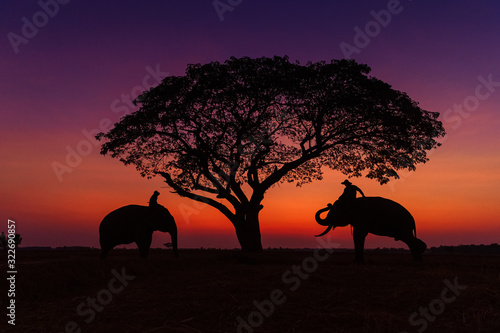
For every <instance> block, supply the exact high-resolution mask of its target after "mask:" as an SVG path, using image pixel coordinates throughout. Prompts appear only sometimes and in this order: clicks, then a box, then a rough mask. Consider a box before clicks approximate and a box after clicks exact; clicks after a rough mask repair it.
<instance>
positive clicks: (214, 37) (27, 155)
mask: <svg viewBox="0 0 500 333" xmlns="http://www.w3.org/2000/svg"><path fill="white" fill-rule="evenodd" d="M61 2H64V1H62V0H61ZM66 2H67V0H66ZM221 2H223V3H226V2H227V1H226V0H221ZM41 3H46V4H47V5H46V6H45V7H46V8H47V11H48V12H49V14H50V15H49V14H44V12H43V11H44V9H43V8H42V7H41V5H40V3H38V2H37V1H22V2H21V1H9V2H7V1H2V2H1V4H0V22H1V23H0V29H1V30H0V36H2V37H1V38H0V40H1V42H0V73H1V76H0V110H1V122H0V126H1V128H0V186H1V192H0V223H1V227H0V230H1V231H6V230H7V219H9V218H10V219H14V220H15V221H16V226H17V231H18V232H19V233H21V234H22V236H23V245H24V246H65V245H66V246H69V245H81V246H95V247H98V226H99V223H100V221H101V220H102V218H103V217H104V216H105V215H106V213H108V212H109V211H111V210H113V209H115V208H118V207H119V206H122V205H126V204H130V203H137V204H147V201H148V200H149V197H150V195H151V194H152V192H153V191H154V190H155V189H158V190H159V191H160V192H161V195H160V198H159V202H160V203H161V204H163V205H165V206H166V207H167V208H169V209H170V211H171V212H172V214H173V215H174V217H175V218H176V220H177V225H178V229H179V242H180V246H181V247H201V246H203V247H223V248H224V247H228V248H233V247H238V243H237V241H236V236H235V233H234V229H233V227H232V225H231V224H230V223H229V222H228V221H227V220H225V219H224V217H223V216H222V214H220V213H219V212H218V211H216V210H215V209H213V208H211V207H206V206H203V205H202V204H199V203H195V202H192V201H190V200H188V199H180V198H179V197H177V196H176V195H174V194H172V193H170V189H168V188H163V187H164V186H166V185H165V184H164V183H163V182H162V180H161V179H160V178H157V179H152V180H147V179H144V178H141V177H140V176H139V174H138V173H137V172H136V171H135V170H134V169H133V168H132V167H125V166H123V165H122V164H121V163H120V162H118V161H116V160H114V159H112V158H110V157H109V156H106V157H104V156H101V155H100V154H99V147H98V143H97V142H96V141H95V140H92V139H88V138H87V137H88V136H90V135H86V134H85V133H87V134H88V133H91V134H92V133H94V132H96V130H98V129H99V127H100V126H103V127H105V126H108V125H107V122H112V123H114V122H117V121H118V120H119V119H120V112H131V111H134V109H132V108H131V107H129V106H128V104H126V100H127V99H128V98H129V97H128V96H131V95H137V94H138V93H139V92H140V91H141V90H142V89H143V88H144V86H145V85H153V84H156V82H155V77H154V76H152V75H151V72H155V71H157V72H160V73H159V74H161V75H166V74H165V73H169V74H172V75H182V74H183V73H184V70H185V68H186V65H187V64H191V63H206V62H210V61H215V60H217V61H224V60H225V59H228V58H229V57H231V56H236V57H241V56H250V57H261V56H269V57H271V56H274V55H280V56H282V55H288V56H289V57H290V59H291V60H299V61H301V62H302V63H305V62H307V61H309V60H311V61H318V60H326V61H329V60H331V59H340V58H344V57H345V56H346V54H345V53H344V52H343V51H342V49H341V47H340V45H346V44H342V43H347V44H350V45H352V46H356V42H357V45H358V47H357V53H352V55H350V56H351V57H352V58H354V59H356V60H357V61H358V62H360V63H366V64H368V65H369V66H370V67H371V68H372V72H371V74H372V75H374V76H376V77H378V78H379V79H382V80H384V81H386V82H388V83H389V84H391V85H392V86H393V87H394V88H395V89H398V90H401V91H405V92H407V93H408V94H409V96H410V97H411V98H413V99H414V100H416V101H418V102H419V103H420V106H421V107H422V108H424V109H426V110H430V111H437V112H440V113H441V118H440V119H441V120H442V121H443V123H444V126H445V128H446V131H447V136H446V138H445V139H444V140H443V145H442V147H440V148H438V149H437V150H435V151H433V152H432V154H431V155H430V161H429V162H428V163H426V164H424V165H420V166H419V167H417V170H416V171H415V172H412V173H407V172H403V173H402V174H401V176H402V177H401V179H400V180H399V181H392V182H390V183H389V184H387V185H383V186H382V185H379V184H378V183H377V182H375V181H372V180H368V179H365V178H358V179H354V180H352V181H353V183H355V184H356V185H358V186H359V187H361V188H362V189H363V191H364V192H365V194H366V195H368V196H384V197H387V198H390V199H393V200H395V201H398V202H399V203H401V204H403V205H404V206H405V207H407V208H408V209H409V210H410V212H412V214H413V215H414V217H415V219H416V222H417V232H418V235H419V237H420V238H421V239H422V240H424V241H425V242H427V244H428V245H430V246H439V245H459V244H490V243H495V242H499V238H500V237H499V236H500V200H499V199H500V172H499V171H500V154H499V153H500V134H499V133H500V131H499V130H498V129H499V128H500V58H499V54H500V43H499V42H500V20H499V19H498V18H499V17H500V3H499V2H498V1H496V0H488V1H451V0H447V1H439V2H435V1H430V0H413V1H411V0H403V1H401V2H397V1H393V0H391V1H353V0H349V1H347V0H345V1H326V0H325V1H308V2H306V1H270V0H265V1H264V0H252V1H250V0H244V1H232V3H233V4H236V3H240V4H239V5H237V6H233V8H232V11H226V12H224V13H222V14H221V15H222V18H223V20H221V19H220V16H219V15H218V13H217V11H216V10H215V8H214V6H213V1H95V0H93V1H75V0H73V1H69V2H68V3H66V4H58V3H57V4H58V5H57V6H58V8H56V7H55V6H54V4H56V2H55V0H48V1H46V2H45V0H42V1H41ZM389 10H390V11H389ZM381 11H385V12H381ZM391 12H392V13H391ZM382 13H391V14H390V17H389V16H387V15H385V16H384V15H383V14H382ZM374 15H375V16H379V19H380V20H384V21H383V22H382V23H376V21H375V17H374ZM26 22H28V23H26ZM33 22H35V23H36V24H37V25H38V27H36V26H34V27H35V30H33V26H30V25H31V24H32V23H33ZM366 28H368V29H369V31H368V33H369V35H371V36H369V37H368V38H369V39H368V40H367V39H363V38H362V37H359V36H358V37H356V35H357V34H358V32H357V31H360V30H361V31H365V29H366ZM370 29H371V30H370ZM485 82H486V83H485ZM488 82H490V83H489V84H488ZM116 111H118V112H116ZM68 149H69V150H73V151H76V150H79V151H80V152H82V154H83V155H84V156H81V155H82V154H80V158H75V156H72V157H70V158H69V159H68V161H69V163H70V164H71V165H70V166H69V167H71V170H72V171H71V172H67V173H64V174H62V175H61V176H60V177H57V175H56V173H55V172H54V169H53V165H54V163H60V164H65V165H68V161H67V158H68ZM343 179H345V176H344V175H342V174H340V173H338V172H327V173H326V175H325V178H324V180H322V181H320V182H315V183H311V184H308V185H304V186H303V187H301V188H297V187H295V186H294V185H289V184H286V185H280V186H276V187H275V188H273V189H272V190H270V191H269V192H268V193H267V197H266V198H265V201H264V206H265V208H264V209H263V210H262V212H261V230H262V239H263V246H264V247H279V246H282V247H315V246H317V245H318V243H317V240H316V239H315V238H314V237H313V235H314V234H318V233H320V232H321V231H323V228H322V227H320V226H318V225H317V224H316V222H315V221H314V213H315V212H316V211H317V210H318V209H320V208H322V207H324V206H325V204H326V203H329V202H333V201H334V200H335V198H337V197H338V196H339V195H340V194H341V192H342V190H343V186H342V185H341V184H340V182H341V181H342V180H343ZM331 239H332V240H334V241H335V242H337V243H338V244H339V246H340V247H352V239H351V236H350V230H349V229H348V228H342V229H341V228H339V229H336V230H335V231H334V232H333V233H332V234H331ZM166 241H170V237H169V236H168V235H167V234H163V233H155V235H154V245H153V246H161V244H162V243H164V242H166ZM366 246H367V247H369V248H373V247H377V246H387V247H404V244H403V243H401V242H397V243H396V242H394V241H393V240H391V239H389V238H383V237H376V236H369V237H368V239H367V243H366Z"/></svg>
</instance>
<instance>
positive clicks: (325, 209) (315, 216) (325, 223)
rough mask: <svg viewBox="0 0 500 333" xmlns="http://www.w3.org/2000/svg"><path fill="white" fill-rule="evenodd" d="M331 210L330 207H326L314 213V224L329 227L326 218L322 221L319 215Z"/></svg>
mask: <svg viewBox="0 0 500 333" xmlns="http://www.w3.org/2000/svg"><path fill="white" fill-rule="evenodd" d="M331 208H332V207H331V205H328V207H326V208H323V209H320V210H318V211H317V212H316V215H314V218H315V219H316V222H317V223H318V224H319V225H322V226H329V225H330V223H328V222H327V218H324V219H322V218H321V216H320V215H321V213H323V212H326V211H327V210H330V209H331Z"/></svg>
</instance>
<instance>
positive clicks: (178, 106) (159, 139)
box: [100, 57, 444, 195]
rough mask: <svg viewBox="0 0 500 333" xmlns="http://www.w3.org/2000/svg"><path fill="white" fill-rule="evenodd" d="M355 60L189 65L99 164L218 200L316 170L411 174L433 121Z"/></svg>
mask: <svg viewBox="0 0 500 333" xmlns="http://www.w3.org/2000/svg"><path fill="white" fill-rule="evenodd" d="M369 70H370V69H369V68H368V67H367V66H366V65H360V64H357V63H356V62H354V61H353V60H339V61H337V60H334V61H332V62H331V63H328V64H327V63H325V62H318V63H308V64H307V65H305V66H302V65H300V64H298V63H296V64H293V63H290V62H289V60H288V58H286V57H283V58H281V57H274V58H259V59H250V58H241V59H236V58H231V59H230V60H228V61H226V62H225V63H224V64H220V63H218V62H212V63H209V64H206V65H200V64H196V65H189V66H188V68H187V70H186V75H185V76H170V77H167V78H165V79H164V80H163V82H162V83H161V84H160V85H159V86H157V87H155V88H152V89H151V90H150V91H147V92H144V93H143V94H142V95H141V96H140V97H139V98H138V99H137V100H136V103H139V104H140V105H141V107H140V109H139V110H138V111H137V112H135V113H133V114H130V115H127V116H125V117H124V118H123V119H122V120H121V122H119V123H118V124H116V126H115V128H113V129H112V130H111V131H110V132H109V133H107V134H100V137H104V138H106V139H107V142H105V143H104V144H103V146H102V151H101V152H102V153H103V154H108V153H109V154H111V156H112V157H119V158H120V160H121V161H122V162H124V163H125V164H134V165H135V166H136V167H137V169H138V170H139V171H140V172H141V174H142V175H143V176H148V177H150V176H153V175H155V174H158V173H160V172H161V173H168V174H169V175H170V177H171V178H172V180H173V181H174V182H175V183H176V184H177V185H178V186H180V187H182V188H183V189H185V190H187V191H191V190H204V191H206V192H212V193H218V194H222V195H224V192H228V191H229V192H231V191H235V190H238V188H239V187H240V184H242V183H248V184H249V185H250V186H251V187H253V188H256V187H259V186H260V187H265V188H268V187H269V186H271V185H273V184H275V183H277V182H280V181H294V182H296V183H297V184H298V185H301V184H303V183H307V182H310V181H312V180H315V179H321V175H322V170H321V168H322V167H323V166H326V167H329V168H331V169H336V170H339V171H341V172H343V173H344V174H346V175H349V176H360V175H361V174H362V172H363V171H365V170H367V175H366V176H367V177H369V178H373V179H376V180H378V181H379V182H381V183H385V182H387V181H388V180H389V179H390V178H397V170H401V169H408V170H415V166H416V164H418V163H423V162H426V161H427V155H426V151H428V150H430V149H432V148H434V147H436V146H438V145H439V144H438V143H437V141H436V139H437V138H438V137H440V136H443V135H444V130H443V127H442V124H441V123H440V122H439V121H438V120H437V116H438V114H437V113H433V112H429V111H425V110H422V109H420V108H419V107H418V105H417V103H416V102H415V101H413V100H411V99H410V98H409V97H408V96H407V95H406V94H405V93H402V92H399V91H397V90H393V89H392V88H391V86H390V85H388V84H386V83H384V82H382V81H380V80H378V79H376V78H373V77H369V76H368V75H367V74H368V73H369Z"/></svg>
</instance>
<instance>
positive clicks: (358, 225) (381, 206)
mask: <svg viewBox="0 0 500 333" xmlns="http://www.w3.org/2000/svg"><path fill="white" fill-rule="evenodd" d="M326 211H328V214H327V215H326V217H325V218H324V219H323V218H321V216H320V215H321V214H322V213H323V212H326ZM315 218H316V222H318V223H319V224H320V225H322V226H327V228H326V230H325V231H324V232H323V233H321V234H319V235H317V236H316V237H319V236H323V235H326V234H327V233H328V232H329V231H330V230H333V229H335V227H345V226H347V225H349V224H350V225H352V228H353V234H352V235H353V238H354V252H355V255H356V261H357V262H363V251H364V245H365V238H366V236H367V235H368V233H371V234H374V235H378V236H387V237H392V238H394V239H395V240H401V241H403V242H405V243H406V244H407V245H408V247H409V249H410V251H411V253H412V255H413V259H414V260H421V255H422V253H423V252H424V251H425V250H426V249H427V245H426V244H425V243H424V242H422V241H421V240H420V239H418V238H417V231H416V228H415V220H414V219H413V216H412V215H411V214H410V212H409V211H408V210H406V208H404V207H403V206H401V205H400V204H398V203H397V202H394V201H392V200H389V199H385V198H381V197H363V198H356V199H353V200H352V202H348V203H346V202H342V201H339V200H337V201H336V202H335V203H334V204H333V205H331V204H328V207H326V208H323V209H320V210H319V211H318V212H317V213H316V215H315Z"/></svg>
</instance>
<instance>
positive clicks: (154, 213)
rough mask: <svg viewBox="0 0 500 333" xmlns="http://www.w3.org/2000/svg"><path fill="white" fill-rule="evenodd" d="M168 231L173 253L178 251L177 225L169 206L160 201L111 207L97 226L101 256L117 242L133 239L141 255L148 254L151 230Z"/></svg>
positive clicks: (123, 242)
mask: <svg viewBox="0 0 500 333" xmlns="http://www.w3.org/2000/svg"><path fill="white" fill-rule="evenodd" d="M157 230H159V231H162V232H168V233H170V236H171V238H172V248H173V250H174V255H175V256H176V257H177V256H178V251H177V226H176V224H175V220H174V218H173V216H172V215H171V214H170V212H169V211H168V209H166V208H165V207H163V206H162V205H160V204H156V205H154V206H149V207H148V206H139V205H128V206H124V207H121V208H118V209H117V210H114V211H112V212H111V213H109V214H108V215H106V217H104V219H103V220H102V222H101V225H100V226H99V241H100V244H101V250H102V252H101V258H105V257H106V255H107V254H108V252H109V250H111V249H112V248H114V247H115V246H117V245H119V244H130V243H133V242H135V243H136V244H137V247H138V248H139V255H140V257H141V258H146V257H147V256H148V252H149V248H150V247H151V240H152V237H153V232H154V231H157Z"/></svg>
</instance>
